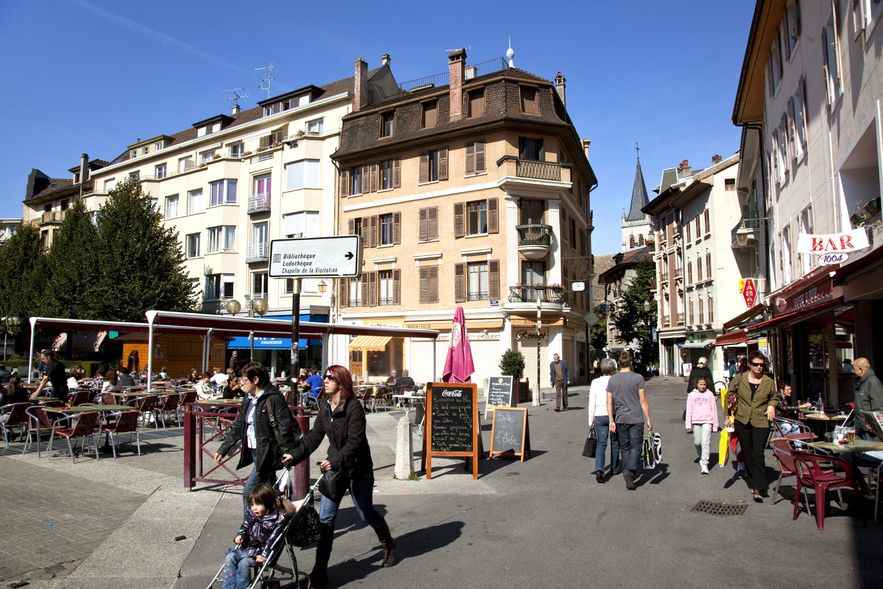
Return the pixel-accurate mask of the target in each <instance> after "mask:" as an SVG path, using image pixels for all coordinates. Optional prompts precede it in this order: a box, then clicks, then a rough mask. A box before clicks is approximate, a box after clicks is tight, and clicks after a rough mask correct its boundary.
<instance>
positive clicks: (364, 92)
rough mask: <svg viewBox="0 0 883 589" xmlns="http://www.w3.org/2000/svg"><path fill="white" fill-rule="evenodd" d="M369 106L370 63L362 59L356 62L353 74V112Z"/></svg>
mask: <svg viewBox="0 0 883 589" xmlns="http://www.w3.org/2000/svg"><path fill="white" fill-rule="evenodd" d="M366 106H368V62H366V61H365V60H364V59H362V58H361V57H360V58H358V59H357V60H356V65H355V73H354V74H353V112H359V111H360V110H362V109H363V108H365V107H366Z"/></svg>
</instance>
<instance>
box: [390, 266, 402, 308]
mask: <svg viewBox="0 0 883 589" xmlns="http://www.w3.org/2000/svg"><path fill="white" fill-rule="evenodd" d="M392 303H393V304H394V305H400V304H402V271H401V270H393V271H392Z"/></svg>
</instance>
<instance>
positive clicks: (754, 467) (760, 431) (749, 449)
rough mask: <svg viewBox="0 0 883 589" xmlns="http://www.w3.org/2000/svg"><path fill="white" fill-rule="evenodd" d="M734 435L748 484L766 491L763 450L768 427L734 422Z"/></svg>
mask: <svg viewBox="0 0 883 589" xmlns="http://www.w3.org/2000/svg"><path fill="white" fill-rule="evenodd" d="M734 425H735V429H736V436H738V438H739V446H740V447H741V448H742V460H743V461H744V462H745V472H746V473H747V474H748V486H749V487H751V488H752V489H756V490H758V491H766V489H767V480H766V460H765V459H764V456H763V451H764V449H765V448H766V442H767V438H769V435H770V428H768V427H754V426H752V425H751V424H750V423H740V422H738V421H737V422H736V423H735V424H734Z"/></svg>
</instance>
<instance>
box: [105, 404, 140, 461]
mask: <svg viewBox="0 0 883 589" xmlns="http://www.w3.org/2000/svg"><path fill="white" fill-rule="evenodd" d="M101 433H106V434H109V435H110V448H111V450H112V451H113V459H114V460H116V458H117V440H116V437H117V435H119V434H134V437H135V445H136V446H137V447H138V456H141V430H139V429H138V412H137V411H120V412H118V413H112V414H111V415H110V416H109V423H108V424H107V425H105V426H104V427H102V428H101Z"/></svg>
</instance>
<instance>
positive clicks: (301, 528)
mask: <svg viewBox="0 0 883 589" xmlns="http://www.w3.org/2000/svg"><path fill="white" fill-rule="evenodd" d="M319 523H320V522H319V514H318V513H317V512H316V507H315V506H314V505H313V500H312V499H310V500H309V501H308V502H307V503H305V504H304V505H301V508H300V509H299V510H298V511H297V513H295V514H294V515H293V516H292V521H291V525H290V526H289V527H288V535H287V540H288V542H289V543H290V544H291V545H293V546H297V547H298V548H309V547H310V546H312V545H313V544H315V543H316V542H317V541H318V539H319Z"/></svg>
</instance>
